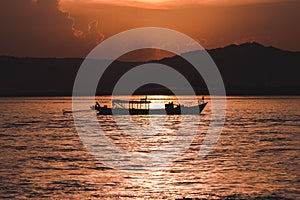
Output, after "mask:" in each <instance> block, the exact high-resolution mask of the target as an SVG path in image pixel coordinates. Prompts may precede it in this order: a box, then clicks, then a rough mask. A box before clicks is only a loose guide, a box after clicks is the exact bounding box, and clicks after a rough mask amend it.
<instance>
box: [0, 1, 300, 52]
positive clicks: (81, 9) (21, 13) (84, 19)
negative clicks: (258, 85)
mask: <svg viewBox="0 0 300 200" xmlns="http://www.w3.org/2000/svg"><path fill="white" fill-rule="evenodd" d="M299 10H300V1H298V0H295V1H294V0H152V1H151V0H114V1H111V0H59V1H57V0H1V1H0V15H1V17H0V27H1V29H0V44H1V45H0V55H11V56H20V57H85V56H86V55H87V54H88V53H89V52H90V51H91V50H92V49H93V48H94V47H95V46H96V45H97V44H99V43H101V42H102V41H103V40H105V39H106V38H108V37H110V36H112V35H115V34H117V33H120V32H122V31H125V30H129V29H132V28H139V27H147V26H151V27H153V26H157V27H164V28H170V29H173V30H176V31H180V32H182V33H184V34H186V35H188V36H190V37H192V38H194V39H195V40H196V41H198V42H199V43H200V44H201V45H202V46H204V47H205V48H207V49H213V48H218V47H224V46H227V45H229V44H241V43H244V42H253V41H256V42H259V43H261V44H263V45H266V46H274V47H278V48H281V49H285V50H290V51H300V39H299V35H300V26H299V24H300V12H299Z"/></svg>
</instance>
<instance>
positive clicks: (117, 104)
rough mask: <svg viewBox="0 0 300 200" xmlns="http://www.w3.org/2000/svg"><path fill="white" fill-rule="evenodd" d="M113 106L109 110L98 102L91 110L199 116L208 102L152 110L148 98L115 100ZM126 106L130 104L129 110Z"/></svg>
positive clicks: (166, 106) (172, 105)
mask: <svg viewBox="0 0 300 200" xmlns="http://www.w3.org/2000/svg"><path fill="white" fill-rule="evenodd" d="M112 104H113V107H112V108H109V107H107V106H100V104H99V103H98V102H96V105H95V106H91V109H92V110H96V111H98V113H97V114H98V115H113V114H114V115H128V114H130V115H149V114H150V115H162V114H163V115H164V114H167V115H181V114H193V115H195V114H197V115H199V114H200V113H201V112H202V111H203V110H204V108H205V106H206V105H207V102H204V100H202V103H200V102H198V105H196V106H191V107H188V106H184V105H180V104H174V103H173V102H169V103H167V104H165V109H150V104H151V101H148V99H147V97H146V98H142V99H140V100H138V101H123V100H113V101H112ZM126 104H128V107H127V108H126Z"/></svg>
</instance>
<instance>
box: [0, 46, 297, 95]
mask: <svg viewBox="0 0 300 200" xmlns="http://www.w3.org/2000/svg"><path fill="white" fill-rule="evenodd" d="M208 53H209V54H210V55H211V57H212V59H213V60H214V62H215V63H216V65H217V66H218V68H219V70H220V73H221V75H222V77H223V80H224V84H225V87H226V92H227V94H228V95H299V94H300V79H299V74H300V73H299V72H300V69H299V66H300V52H289V51H284V50H280V49H277V48H274V47H265V46H263V45H260V44H258V43H245V44H241V45H230V46H227V47H224V48H218V49H212V50H208ZM186 55H188V56H194V55H195V52H188V53H186ZM82 62H83V59H82V58H17V57H10V56H1V57H0V66H1V68H0V70H1V73H0V95H1V96H52V95H53V96H54V95H71V94H72V89H73V83H74V80H75V78H76V74H77V71H78V69H79V68H80V65H81V64H82ZM101 62H107V61H101ZM151 62H155V63H162V64H166V65H168V66H171V67H173V68H174V69H176V70H178V71H179V72H181V73H182V74H183V75H184V76H185V77H186V78H187V79H188V80H189V81H190V83H191V85H192V86H193V87H194V89H195V91H196V93H198V94H207V93H208V91H207V88H206V85H205V83H204V81H203V80H202V78H201V76H200V75H199V74H198V73H197V71H196V70H195V69H194V68H193V67H192V66H191V65H190V64H189V63H188V62H187V61H185V60H184V59H183V58H181V57H180V56H174V57H171V58H164V59H162V60H155V61H151ZM144 63H146V62H122V61H118V60H117V61H114V62H113V63H112V64H111V66H110V67H109V68H108V70H106V72H105V74H104V76H103V77H102V78H101V80H100V84H99V86H100V87H99V89H98V92H97V93H98V95H102V94H103V95H104V94H111V92H112V89H113V87H114V85H115V84H116V82H117V81H118V79H119V78H120V77H121V76H122V75H123V74H124V73H125V72H127V71H128V70H130V69H132V68H134V67H135V66H138V65H140V64H144ZM125 93H126V92H125ZM169 93H170V91H169V90H168V89H166V88H164V87H162V86H159V85H147V86H144V87H142V88H141V89H140V90H138V91H137V94H169ZM182 93H183V94H185V93H184V89H183V90H182Z"/></svg>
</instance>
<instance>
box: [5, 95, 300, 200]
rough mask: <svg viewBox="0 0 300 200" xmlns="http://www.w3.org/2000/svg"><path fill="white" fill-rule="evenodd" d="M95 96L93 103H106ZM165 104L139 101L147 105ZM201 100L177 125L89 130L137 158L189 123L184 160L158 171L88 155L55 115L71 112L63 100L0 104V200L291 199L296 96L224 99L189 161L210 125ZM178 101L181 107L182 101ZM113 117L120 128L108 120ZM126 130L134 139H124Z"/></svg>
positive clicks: (102, 120) (66, 117) (296, 165)
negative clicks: (222, 116)
mask: <svg viewBox="0 0 300 200" xmlns="http://www.w3.org/2000/svg"><path fill="white" fill-rule="evenodd" d="M100 98H101V99H104V100H103V101H101V104H103V103H107V102H108V100H109V97H98V99H100ZM173 98H174V97H172V96H168V97H162V96H151V97H149V99H151V100H152V102H154V104H153V108H158V107H159V106H163V103H164V101H165V100H167V101H171V100H172V99H173ZM206 99H207V100H208V102H209V103H208V106H207V107H206V108H205V110H204V111H203V113H202V114H201V115H199V116H195V115H191V116H187V117H188V120H185V121H184V123H183V121H182V120H183V119H182V118H181V116H165V115H161V116H122V117H120V116H116V118H114V117H112V116H98V119H97V120H98V124H97V125H98V126H100V127H102V129H103V130H104V131H105V133H106V134H107V137H108V138H110V141H112V143H114V144H115V145H116V146H118V147H120V148H122V149H123V150H125V151H128V152H134V151H137V152H143V153H144V154H147V153H149V154H150V153H151V151H153V149H155V148H156V147H157V146H161V145H164V144H165V143H168V142H170V141H171V140H172V138H173V136H174V134H175V133H176V131H177V130H179V129H178V126H181V127H183V128H184V129H186V130H189V129H192V128H193V127H195V126H197V127H198V131H197V133H196V135H195V136H194V138H193V141H192V143H191V145H190V146H189V147H188V148H187V149H186V152H185V153H184V155H181V156H180V157H178V158H177V159H175V160H173V161H172V162H171V163H169V165H168V166H166V167H165V168H158V169H157V170H150V171H148V170H145V171H134V170H131V171H122V170H118V169H114V168H112V167H111V166H108V165H106V162H105V161H102V160H99V159H97V158H95V157H94V156H93V155H92V154H91V153H90V152H89V148H87V146H86V145H85V143H84V142H83V141H82V139H81V137H80V136H79V134H78V133H77V131H76V128H75V125H74V121H73V115H72V114H68V113H67V114H63V110H71V109H72V100H71V98H70V97H27V98H24V97H22V98H1V99H0V108H1V111H0V116H1V117H0V143H1V145H0V157H1V164H0V197H1V198H5V197H6V198H10V199H27V198H37V199H42V198H46V199H63V198H67V199H98V198H104V199H116V198H120V199H180V198H204V199H228V198H232V199H272V198H274V199H285V198H286V199H288V198H290V199H300V191H299V190H300V189H299V188H300V159H299V158H300V97H299V96H298V97H297V96H287V97H282V96H275V97H266V96H256V97H250V96H248V97H241V96H235V97H227V114H226V121H225V125H224V127H223V131H222V133H221V135H220V137H219V140H218V143H217V144H216V145H215V147H214V149H213V150H212V151H211V152H210V153H209V154H208V155H207V156H206V157H204V158H199V156H198V154H199V149H200V147H201V142H202V141H203V138H204V137H205V134H206V131H207V129H208V126H209V123H210V120H211V119H210V113H211V107H210V99H209V97H206ZM82 101H83V102H84V101H85V98H83V99H82ZM185 101H186V104H187V105H188V104H189V97H188V96H186V97H185ZM87 109H89V108H87ZM83 112H84V111H83ZM88 113H90V111H89V112H88ZM118 117H119V118H120V119H119V122H120V123H121V124H120V123H119V124H118V126H121V128H119V127H118V126H117V125H116V123H115V120H116V119H117V118H118ZM149 126H151V127H150V128H153V127H157V128H156V130H155V131H156V132H155V134H152V135H149V134H148V135H144V134H143V132H141V131H139V130H143V129H141V128H146V129H147V127H148V128H149ZM126 130H128V132H129V130H130V131H135V132H136V134H139V136H140V137H139V138H138V139H137V140H133V139H132V137H128V135H126ZM161 154H162V155H163V154H164V152H161ZM106 156H108V157H109V156H110V155H106ZM111 156H112V158H113V155H111Z"/></svg>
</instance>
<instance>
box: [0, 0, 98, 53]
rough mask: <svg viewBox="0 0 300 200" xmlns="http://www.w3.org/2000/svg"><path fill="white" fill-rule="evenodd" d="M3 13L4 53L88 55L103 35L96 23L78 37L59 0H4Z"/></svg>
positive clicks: (0, 6) (1, 37)
mask: <svg viewBox="0 0 300 200" xmlns="http://www.w3.org/2000/svg"><path fill="white" fill-rule="evenodd" d="M0 13H1V17H0V27H1V29H0V44H1V46H0V55H16V56H37V57H75V56H84V55H85V54H87V53H88V52H89V50H91V48H93V47H94V46H95V45H96V42H99V41H101V38H102V37H101V35H100V33H99V32H98V31H97V30H98V29H96V28H95V27H97V26H98V23H96V22H94V23H92V24H90V28H89V30H88V32H87V33H84V32H82V35H81V37H76V36H75V35H74V30H73V28H72V27H73V21H72V19H70V18H69V14H68V13H66V12H62V11H60V10H59V9H58V1H56V0H39V1H33V0H1V1H0Z"/></svg>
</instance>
